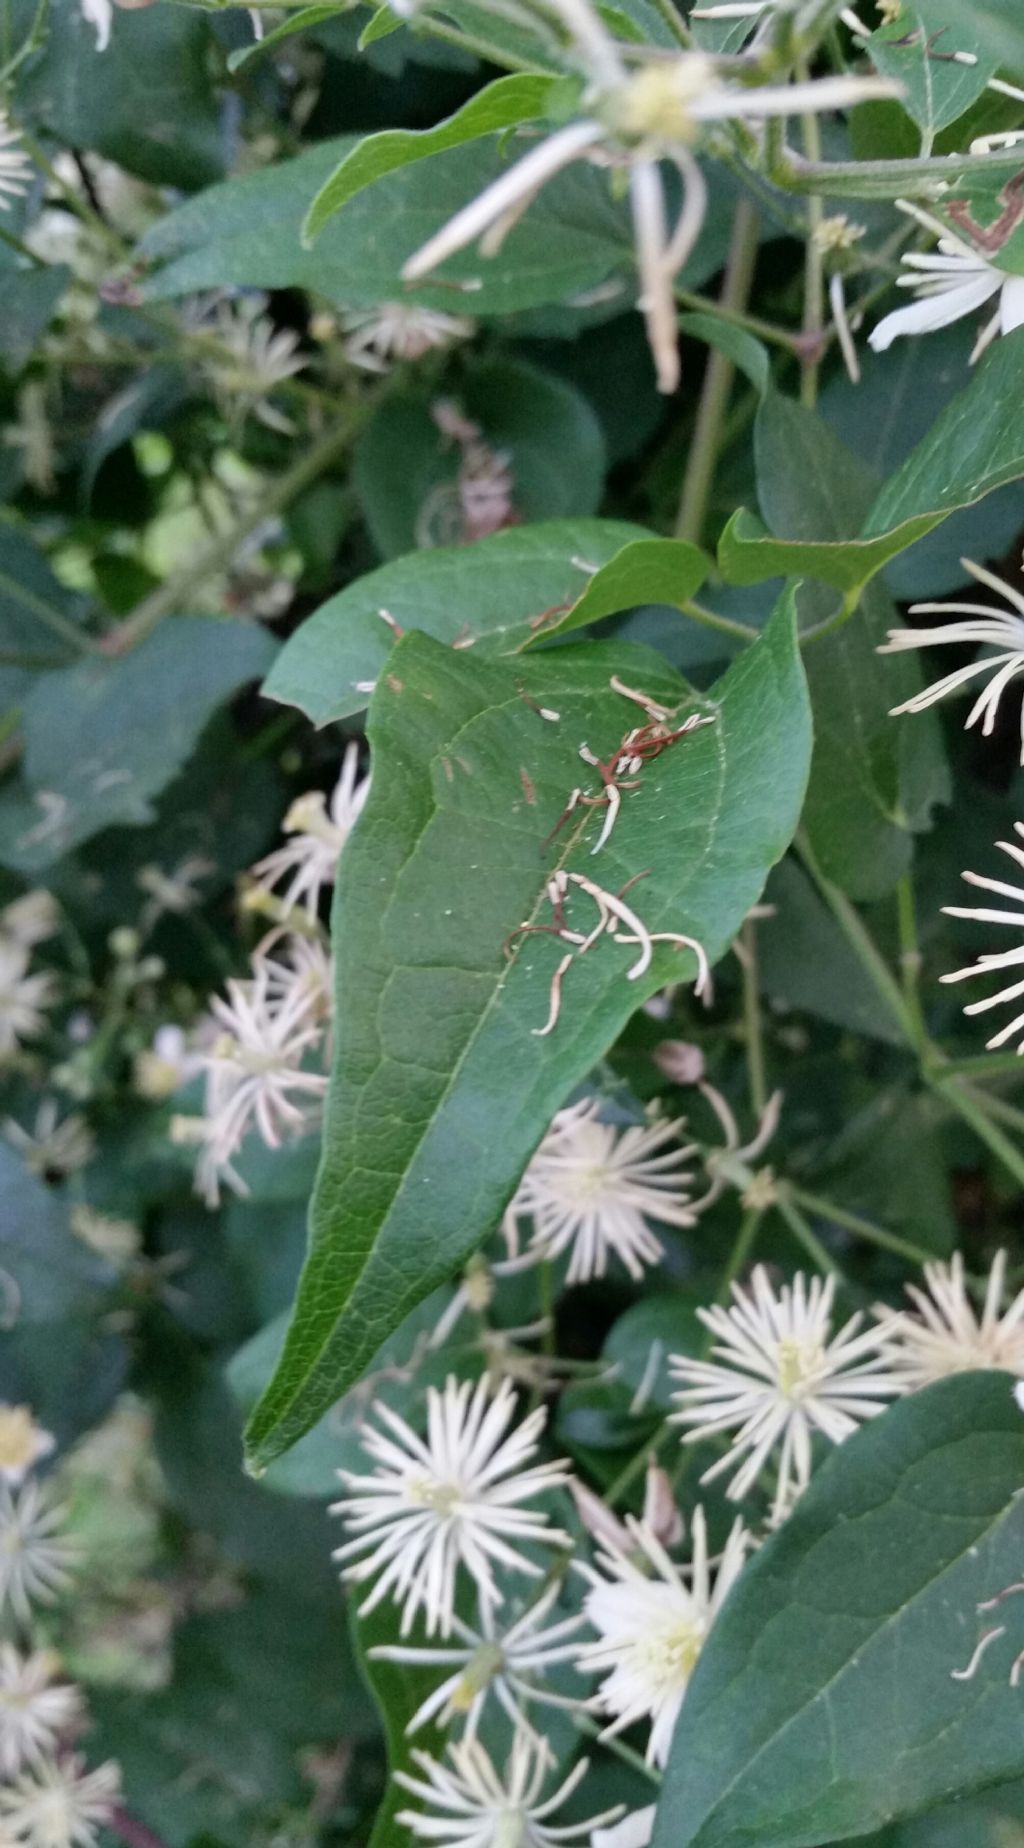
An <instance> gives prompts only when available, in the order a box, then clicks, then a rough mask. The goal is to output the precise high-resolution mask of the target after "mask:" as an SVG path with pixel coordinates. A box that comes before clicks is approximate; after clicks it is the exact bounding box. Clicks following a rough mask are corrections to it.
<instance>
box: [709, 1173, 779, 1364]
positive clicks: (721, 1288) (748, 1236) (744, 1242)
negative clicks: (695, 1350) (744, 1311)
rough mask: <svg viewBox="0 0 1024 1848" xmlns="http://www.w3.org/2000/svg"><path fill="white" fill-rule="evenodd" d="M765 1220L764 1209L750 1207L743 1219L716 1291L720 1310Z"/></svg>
mask: <svg viewBox="0 0 1024 1848" xmlns="http://www.w3.org/2000/svg"><path fill="white" fill-rule="evenodd" d="M763 1218H764V1208H763V1207H761V1206H748V1207H747V1209H746V1211H745V1213H744V1215H743V1218H742V1219H741V1220H740V1229H739V1231H738V1232H737V1234H736V1239H735V1242H734V1244H733V1248H732V1250H731V1252H730V1253H729V1262H728V1264H727V1265H726V1267H725V1269H724V1271H723V1272H722V1275H721V1277H720V1279H719V1283H718V1288H717V1290H716V1291H715V1303H716V1305H717V1306H718V1307H719V1308H720V1307H721V1306H722V1304H723V1303H727V1302H728V1300H729V1292H730V1290H731V1289H732V1286H733V1284H734V1283H735V1282H736V1279H737V1278H738V1277H739V1275H740V1272H741V1271H742V1270H743V1268H744V1266H745V1265H746V1262H747V1259H748V1258H749V1256H750V1254H751V1252H752V1251H753V1249H754V1243H755V1241H756V1239H757V1233H758V1228H759V1226H760V1224H761V1221H762V1219H763ZM708 1347H710V1337H709V1339H708V1342H707V1343H706V1346H705V1351H707V1348H708Z"/></svg>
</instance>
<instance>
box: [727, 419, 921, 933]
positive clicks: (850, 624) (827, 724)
mask: <svg viewBox="0 0 1024 1848" xmlns="http://www.w3.org/2000/svg"><path fill="white" fill-rule="evenodd" d="M755 453H756V459H757V478H758V492H759V495H760V498H761V506H762V510H763V512H764V515H765V518H766V519H767V521H768V524H769V526H771V527H772V529H773V530H774V531H776V532H778V531H785V532H788V533H792V534H793V535H794V539H795V540H797V541H798V542H803V541H807V542H809V543H810V544H812V545H814V544H817V543H818V542H819V541H826V542H827V541H829V540H832V539H835V540H841V539H842V537H843V536H844V534H845V533H848V532H849V531H850V530H851V529H855V528H856V527H857V525H859V523H860V521H861V520H862V518H863V515H864V511H865V509H866V508H868V507H869V506H870V505H871V502H872V497H873V492H874V478H873V476H872V474H871V472H870V470H869V469H867V468H866V467H865V465H864V464H863V463H861V462H858V461H857V459H856V458H855V457H854V456H852V455H851V454H850V453H849V451H848V450H846V449H845V448H844V447H843V445H842V444H841V443H840V442H839V439H838V437H836V436H835V435H833V433H832V431H831V430H830V429H829V428H828V426H827V425H826V424H824V423H823V422H822V421H821V419H820V418H818V417H816V416H815V415H814V413H813V412H811V411H808V410H805V409H804V408H803V407H802V406H801V405H798V404H795V403H793V402H792V401H791V400H789V399H787V398H783V397H781V396H779V395H778V394H773V395H771V396H770V397H769V398H767V399H766V400H765V402H764V404H763V405H762V406H761V409H760V411H759V412H758V416H757V425H756V436H755ZM833 549H834V550H837V551H838V550H839V549H840V548H839V546H838V545H836V546H835V547H834V548H833ZM830 601H831V599H830V596H829V593H828V592H827V591H822V590H821V589H819V588H817V587H814V586H808V587H806V588H805V591H804V592H803V593H802V595H801V614H802V615H810V616H811V617H812V618H820V617H822V616H823V615H827V613H828V610H829V607H830ZM895 623H896V613H895V610H894V609H893V606H892V604H891V602H890V601H889V598H888V597H887V595H886V593H885V591H884V589H883V588H882V587H881V585H878V584H871V585H869V586H868V587H867V589H866V590H865V591H864V592H863V594H862V597H861V607H860V609H859V610H858V611H857V613H856V614H855V615H854V616H853V617H851V618H850V619H849V620H848V621H846V622H845V623H844V624H843V625H842V627H841V628H839V629H837V630H836V631H835V632H834V633H833V634H831V635H828V636H824V637H822V638H821V639H819V640H818V641H816V642H814V643H813V644H811V645H810V646H809V647H808V648H807V649H806V650H805V666H806V669H807V679H808V684H809V687H810V692H811V704H812V707H813V709H814V730H815V745H814V764H813V767H812V771H811V781H810V785H809V788H808V792H807V806H806V810H805V814H804V825H805V827H806V830H807V833H808V836H809V839H810V842H811V846H812V848H813V850H814V854H815V857H816V859H817V861H818V863H819V866H820V868H821V870H822V872H823V873H825V874H826V875H827V877H828V878H829V879H832V880H834V881H835V883H836V884H837V885H840V886H842V887H843V889H844V890H845V891H847V892H849V893H851V894H852V895H853V896H855V897H858V898H873V897H878V896H880V895H882V894H883V893H885V892H887V891H889V890H891V888H892V886H893V885H894V884H895V882H896V880H897V879H898V878H899V877H900V875H901V874H902V873H903V872H905V871H906V868H907V866H908V864H909V861H910V856H911V851H912V840H911V835H912V833H913V831H914V830H915V829H918V828H921V827H925V826H927V825H928V822H929V820H930V816H931V809H932V807H933V805H934V804H935V803H936V802H939V801H942V800H944V799H945V798H946V797H947V795H948V779H947V775H946V771H945V766H944V761H943V757H942V750H941V743H940V741H939V732H938V727H937V725H936V723H935V720H934V715H928V714H922V715H921V716H922V724H921V725H920V726H919V727H915V728H914V730H913V732H911V730H910V728H909V727H907V726H902V727H901V726H899V725H897V724H896V723H895V721H894V720H893V719H892V718H890V716H889V713H890V709H891V707H893V706H895V705H898V704H899V703H900V702H901V701H902V700H905V699H907V698H908V697H909V696H910V695H911V694H912V693H913V692H914V691H915V689H916V688H917V687H918V686H919V685H920V680H919V677H918V676H919V669H918V667H917V664H916V663H915V662H914V660H913V658H912V657H911V656H910V655H900V656H893V657H888V656H879V655H878V653H877V648H878V644H879V643H880V642H881V641H882V640H883V639H884V636H885V634H886V631H887V630H888V629H889V628H891V627H893V626H895Z"/></svg>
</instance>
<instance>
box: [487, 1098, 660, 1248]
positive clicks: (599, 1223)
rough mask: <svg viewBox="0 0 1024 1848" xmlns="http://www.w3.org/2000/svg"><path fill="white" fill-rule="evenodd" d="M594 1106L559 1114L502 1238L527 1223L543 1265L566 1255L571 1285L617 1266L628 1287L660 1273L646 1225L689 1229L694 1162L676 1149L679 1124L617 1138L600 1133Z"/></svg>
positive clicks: (605, 1130) (610, 1128)
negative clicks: (649, 1271) (648, 1273)
mask: <svg viewBox="0 0 1024 1848" xmlns="http://www.w3.org/2000/svg"><path fill="white" fill-rule="evenodd" d="M599 1108H600V1106H599V1105H598V1103H597V1102H596V1101H595V1100H594V1099H593V1098H587V1099H585V1100H584V1101H583V1102H582V1103H579V1104H571V1105H570V1106H569V1107H568V1109H565V1110H560V1111H559V1112H558V1115H557V1116H556V1117H555V1119H554V1121H553V1123H552V1125H551V1128H550V1129H549V1130H548V1133H547V1135H546V1136H545V1137H544V1140H543V1142H542V1143H541V1145H540V1147H539V1148H538V1150H537V1152H536V1154H535V1155H534V1157H533V1160H532V1161H531V1162H530V1165H529V1167H528V1168H527V1170H526V1173H525V1174H524V1175H523V1178H522V1180H521V1181H520V1183H519V1187H518V1189H517V1191H516V1193H515V1196H514V1198H513V1200H512V1202H511V1204H510V1205H509V1208H508V1211H507V1213H506V1216H505V1228H506V1236H507V1237H508V1239H509V1242H510V1244H511V1245H513V1246H514V1245H515V1243H516V1239H517V1226H518V1221H519V1220H520V1219H522V1218H531V1219H532V1220H533V1235H532V1239H531V1245H532V1248H533V1249H534V1250H535V1251H537V1252H538V1253H539V1254H540V1255H541V1256H543V1257H546V1258H557V1257H560V1256H561V1255H562V1253H563V1252H568V1253H569V1268H568V1273H567V1278H566V1281H567V1282H568V1283H587V1282H589V1281H590V1279H591V1278H592V1277H603V1276H604V1275H605V1272H606V1271H607V1269H608V1260H609V1258H611V1257H615V1258H618V1259H619V1261H620V1263H622V1264H623V1265H624V1266H625V1268H626V1270H627V1271H628V1272H629V1275H630V1276H631V1277H632V1278H633V1279H634V1281H639V1279H640V1278H641V1277H642V1276H643V1274H644V1269H645V1267H646V1266H648V1265H652V1264H658V1263H660V1261H661V1259H662V1257H663V1255H664V1254H663V1250H662V1245H661V1240H660V1239H659V1238H658V1237H657V1236H656V1235H655V1233H653V1232H652V1231H651V1228H650V1226H649V1225H648V1223H647V1220H648V1218H651V1219H656V1220H660V1221H661V1222H662V1224H664V1225H671V1226H692V1225H694V1224H695V1223H696V1215H695V1214H694V1212H693V1211H692V1210H691V1207H690V1193H689V1191H688V1190H689V1184H690V1181H691V1178H692V1177H691V1173H690V1171H689V1169H688V1168H687V1163H688V1162H689V1161H690V1160H691V1158H692V1156H693V1155H694V1154H695V1153H696V1150H695V1148H694V1147H693V1146H692V1145H689V1144H686V1143H683V1142H682V1141H681V1139H680V1138H681V1136H682V1132H683V1131H684V1129H685V1127H686V1125H685V1123H684V1122H682V1121H681V1120H677V1121H672V1122H667V1121H666V1122H653V1123H647V1124H642V1125H641V1124H635V1125H629V1126H628V1127H627V1128H625V1129H621V1128H616V1127H615V1126H614V1125H613V1124H611V1123H602V1122H601V1121H600V1119H599V1116H598V1111H599Z"/></svg>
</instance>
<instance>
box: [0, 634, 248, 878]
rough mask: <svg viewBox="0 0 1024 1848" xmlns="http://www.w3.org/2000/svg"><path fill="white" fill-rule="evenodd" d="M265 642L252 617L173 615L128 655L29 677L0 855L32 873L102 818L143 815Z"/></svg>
mask: <svg viewBox="0 0 1024 1848" xmlns="http://www.w3.org/2000/svg"><path fill="white" fill-rule="evenodd" d="M274 649H275V643H274V642H273V640H272V638H271V637H270V636H268V635H267V634H265V633H264V631H263V630H261V629H257V628H255V627H253V626H251V625H249V624H246V623H240V622H239V623H232V622H220V621H217V620H216V619H214V618H207V617H202V616H178V617H176V618H174V619H173V620H171V621H169V622H166V623H164V624H163V626H162V627H161V628H159V629H156V630H155V631H154V632H153V634H152V635H150V636H148V637H147V639H146V640H145V641H144V642H141V643H140V644H139V646H138V647H136V648H134V649H132V650H131V652H130V653H128V654H125V655H122V656H120V657H114V658H103V657H102V656H90V657H88V658H87V659H85V660H82V661H80V662H78V663H77V664H76V665H75V666H74V667H65V668H59V669H55V670H54V671H53V672H52V673H49V674H47V675H45V676H43V677H42V678H40V679H39V680H37V682H36V683H35V685H34V686H33V688H32V690H31V692H30V693H29V695H28V697H27V698H26V700H25V706H24V727H25V756H24V763H23V769H22V775H23V780H22V782H20V783H18V784H10V785H8V786H7V787H6V788H5V789H4V790H3V792H2V793H0V861H2V862H3V864H4V865H6V866H12V867H14V868H16V869H17V870H18V871H19V872H33V871H35V870H36V869H37V868H40V867H44V866H51V865H52V864H53V862H54V861H55V860H58V859H59V858H60V857H61V855H63V854H65V853H67V852H68V851H69V849H70V848H72V847H75V846H77V845H78V844H79V843H80V842H81V841H85V840H88V839H89V838H90V837H91V836H92V835H93V834H98V833H99V831H100V829H101V828H108V827H112V826H114V825H115V824H122V825H124V824H128V825H135V826H138V825H139V824H140V823H143V822H147V821H150V820H151V819H152V816H153V808H152V799H153V797H154V796H156V795H159V793H160V791H161V790H162V789H163V788H164V787H165V785H166V784H167V783H168V782H169V781H170V779H171V777H172V776H173V775H174V774H175V772H176V771H177V770H179V769H180V768H181V766H182V764H183V763H184V762H185V760H186V758H187V757H188V755H189V752H190V751H191V750H192V747H193V745H194V744H195V743H196V741H197V739H198V738H199V734H200V732H201V731H202V729H203V726H204V725H205V724H206V721H207V720H208V719H209V718H210V717H211V716H212V714H213V713H214V712H215V711H216V709H217V707H218V706H219V705H221V704H222V702H223V701H225V700H227V699H229V698H230V697H231V695H232V694H233V693H236V692H237V691H238V689H239V687H241V686H244V685H245V683H246V682H247V681H249V680H254V679H256V678H257V677H258V676H259V675H260V674H262V673H263V672H264V671H265V670H266V668H267V667H268V666H269V663H270V661H271V660H272V659H273V655H274ZM127 714H131V718H132V722H131V724H130V725H129V724H127V723H126V722H125V720H126V715H127Z"/></svg>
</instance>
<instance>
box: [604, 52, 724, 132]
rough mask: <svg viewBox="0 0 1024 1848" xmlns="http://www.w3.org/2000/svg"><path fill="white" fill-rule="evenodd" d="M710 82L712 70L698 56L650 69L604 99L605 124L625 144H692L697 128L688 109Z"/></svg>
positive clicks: (713, 79)
mask: <svg viewBox="0 0 1024 1848" xmlns="http://www.w3.org/2000/svg"><path fill="white" fill-rule="evenodd" d="M714 82H715V72H714V66H713V65H712V63H711V61H710V59H707V58H704V57H702V56H701V55H700V54H699V53H693V54H691V55H690V56H688V57H684V58H679V59H677V60H675V61H674V62H673V63H671V64H656V65H652V66H650V67H648V69H647V70H641V71H638V72H637V74H636V75H635V76H634V77H631V78H630V79H629V81H628V82H627V83H625V84H623V86H622V88H621V89H620V90H617V91H616V92H615V94H614V95H613V96H610V97H609V98H608V101H607V103H606V105H605V111H604V113H605V117H606V120H607V121H608V125H609V127H610V128H611V129H612V130H613V131H614V133H615V134H617V135H621V136H622V138H623V140H625V141H651V140H653V141H682V142H691V141H695V140H696V138H697V136H698V134H699V133H700V124H699V123H698V122H695V121H694V119H693V116H692V114H691V112H690V108H689V105H690V103H691V102H693V100H694V99H695V98H696V97H698V96H700V95H702V94H703V92H704V91H705V90H707V89H709V88H711V86H712V85H713V84H714Z"/></svg>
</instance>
